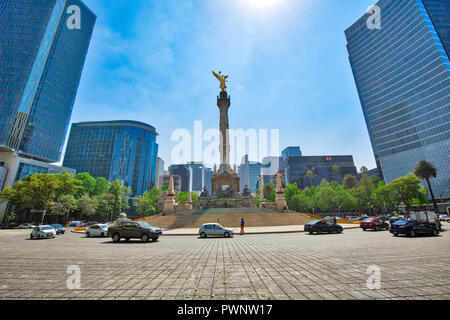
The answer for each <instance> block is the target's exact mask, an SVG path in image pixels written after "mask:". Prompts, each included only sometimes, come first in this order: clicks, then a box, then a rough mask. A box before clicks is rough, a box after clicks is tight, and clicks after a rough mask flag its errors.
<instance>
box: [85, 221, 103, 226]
mask: <svg viewBox="0 0 450 320" xmlns="http://www.w3.org/2000/svg"><path fill="white" fill-rule="evenodd" d="M96 224H100V223H99V222H97V221H88V222H86V223H85V225H86V226H88V227H90V226H93V225H96Z"/></svg>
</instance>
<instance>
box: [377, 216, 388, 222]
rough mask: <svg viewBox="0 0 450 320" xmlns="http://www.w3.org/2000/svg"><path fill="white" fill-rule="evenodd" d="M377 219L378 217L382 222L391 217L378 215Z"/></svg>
mask: <svg viewBox="0 0 450 320" xmlns="http://www.w3.org/2000/svg"><path fill="white" fill-rule="evenodd" d="M378 219H380V220H381V221H384V222H387V223H389V220H390V219H391V217H388V216H380V217H378Z"/></svg>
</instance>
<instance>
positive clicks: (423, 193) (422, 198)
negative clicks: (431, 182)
mask: <svg viewBox="0 0 450 320" xmlns="http://www.w3.org/2000/svg"><path fill="white" fill-rule="evenodd" d="M428 202H429V201H428V190H427V188H425V187H424V186H421V187H420V190H419V195H418V197H417V198H414V199H413V204H414V205H417V206H420V207H421V206H423V205H424V204H428Z"/></svg>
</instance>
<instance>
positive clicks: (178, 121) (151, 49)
mask: <svg viewBox="0 0 450 320" xmlns="http://www.w3.org/2000/svg"><path fill="white" fill-rule="evenodd" d="M85 3H86V4H87V5H88V6H89V7H90V8H91V9H92V10H93V11H94V12H96V14H97V16H98V17H97V27H96V29H95V31H94V34H93V37H92V41H91V48H90V50H89V54H88V57H87V61H86V67H85V70H84V73H83V77H82V80H81V84H80V89H79V92H78V96H77V99H76V102H75V106H74V112H73V116H72V122H80V121H104V120H118V119H123V120H138V121H142V122H145V123H150V124H152V125H154V126H155V128H156V130H158V132H159V133H160V136H159V145H160V150H159V156H160V157H161V158H162V159H163V160H164V161H165V164H166V167H168V166H169V165H170V164H173V163H172V161H171V150H172V148H173V147H174V146H175V145H176V142H172V141H171V140H170V138H171V134H172V132H173V131H174V130H176V129H178V128H185V129H188V130H190V131H191V132H193V127H194V121H196V120H200V121H203V122H204V123H205V124H206V125H207V127H206V128H205V130H207V129H210V128H217V127H218V122H219V119H218V118H219V115H218V109H217V106H216V101H215V99H216V96H217V94H218V93H219V90H220V89H219V88H218V86H217V80H216V79H214V78H213V77H212V75H211V70H217V71H219V70H220V71H222V72H223V73H225V74H229V75H230V78H229V83H228V86H229V88H228V92H229V94H230V95H231V108H230V128H232V129H238V128H242V129H244V130H247V129H250V128H254V129H268V130H271V129H280V145H279V148H280V150H279V155H280V154H281V150H282V149H284V148H285V147H287V146H300V147H301V149H302V151H303V153H304V155H328V154H352V155H353V156H354V159H355V164H356V166H357V167H358V168H359V167H361V166H363V165H364V166H366V167H368V168H374V167H375V166H376V165H375V160H374V156H373V152H372V149H371V144H370V140H369V136H368V133H367V128H366V127H365V123H364V117H363V114H362V111H361V107H360V104H359V100H358V95H357V92H356V88H355V84H354V81H353V78H352V73H351V68H350V66H349V63H348V55H347V52H346V46H345V44H346V42H345V36H344V34H343V32H344V30H345V29H346V28H347V27H348V26H349V25H350V24H351V23H352V22H353V21H355V20H356V19H358V18H359V17H361V16H362V15H363V14H364V13H365V12H366V11H367V8H368V7H369V6H370V5H371V4H373V1H359V0H358V1H348V2H345V3H342V2H338V1H331V0H322V1H311V0H308V1H301V2H299V1H294V0H284V1H279V2H275V3H274V5H273V7H258V6H252V5H251V4H250V3H248V2H245V1H242V0H227V1H225V0H218V1H214V3H212V2H209V1H183V2H182V3H180V1H174V0H168V1H164V2H161V1H150V2H144V1H135V2H130V1H122V0H119V1H115V2H114V3H111V2H110V1H105V0H85ZM218 17H220V19H218ZM330 26H333V27H330ZM191 160H195V159H191ZM249 160H251V161H262V158H261V159H249Z"/></svg>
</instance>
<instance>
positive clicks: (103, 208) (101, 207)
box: [95, 192, 116, 220]
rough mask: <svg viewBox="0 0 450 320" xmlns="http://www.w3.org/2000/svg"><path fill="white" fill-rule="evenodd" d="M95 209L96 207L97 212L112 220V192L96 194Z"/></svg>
mask: <svg viewBox="0 0 450 320" xmlns="http://www.w3.org/2000/svg"><path fill="white" fill-rule="evenodd" d="M96 199H97V200H96V201H95V203H96V205H97V207H96V209H97V214H98V215H100V216H102V217H105V218H108V219H110V220H113V217H112V213H113V208H114V203H115V200H116V198H115V197H114V195H113V194H111V193H109V192H107V193H106V194H102V195H98V196H96Z"/></svg>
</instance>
